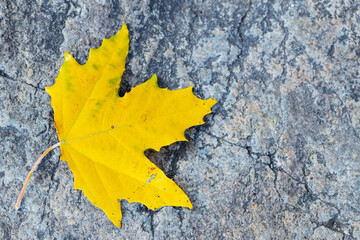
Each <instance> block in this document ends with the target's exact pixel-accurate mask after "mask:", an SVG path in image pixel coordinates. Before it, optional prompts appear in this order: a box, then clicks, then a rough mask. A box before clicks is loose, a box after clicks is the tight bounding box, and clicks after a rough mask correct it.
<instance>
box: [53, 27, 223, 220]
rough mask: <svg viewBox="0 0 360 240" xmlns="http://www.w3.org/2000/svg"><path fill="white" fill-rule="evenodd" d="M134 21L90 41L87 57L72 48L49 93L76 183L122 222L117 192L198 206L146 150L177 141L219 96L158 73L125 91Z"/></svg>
mask: <svg viewBox="0 0 360 240" xmlns="http://www.w3.org/2000/svg"><path fill="white" fill-rule="evenodd" d="M128 47H129V37H128V29H127V27H126V25H125V24H124V25H123V27H122V29H121V30H119V32H118V33H117V34H116V35H115V36H113V37H111V38H109V39H104V41H103V43H102V45H101V46H100V47H99V48H98V49H91V50H90V54H89V59H88V61H87V63H86V64H84V65H80V64H78V63H77V62H76V60H75V59H74V58H73V57H72V56H71V55H70V54H69V53H65V61H64V63H63V65H62V66H61V68H60V72H59V75H58V77H57V79H56V82H55V84H54V85H53V86H51V87H47V88H46V91H47V92H48V93H49V94H50V96H51V105H52V107H53V108H54V119H55V126H56V129H57V133H58V136H59V140H60V148H61V160H63V161H66V162H67V163H68V164H69V167H70V169H71V171H72V172H73V174H74V179H75V180H74V187H75V189H81V190H82V191H83V192H84V194H85V196H86V197H87V198H88V199H89V200H90V201H91V202H92V203H93V204H94V205H96V206H98V207H99V208H100V209H102V210H103V211H104V212H105V213H106V215H107V216H108V218H109V219H110V220H111V221H112V222H113V223H114V224H115V225H116V226H117V227H120V226H121V216H122V215H121V208H120V203H119V199H120V200H121V199H126V200H127V201H128V202H130V203H131V202H139V203H142V204H144V205H146V206H147V207H148V208H150V209H156V208H160V207H163V206H181V207H188V208H192V204H191V202H190V200H189V199H188V197H187V196H186V194H185V193H184V192H183V191H182V190H181V189H180V188H179V187H178V186H177V185H176V184H175V183H174V182H173V181H172V180H171V179H169V178H168V177H166V175H165V174H164V173H163V171H161V170H160V169H159V168H158V167H157V166H155V165H154V164H153V163H152V162H151V161H150V160H149V159H147V158H146V157H145V155H144V151H145V150H146V149H149V148H152V149H155V150H156V151H159V150H160V148H161V147H162V146H165V145H169V144H171V143H173V142H176V141H187V140H186V138H185V137H184V131H185V130H186V129H187V128H189V127H191V126H194V125H199V124H203V123H204V122H203V117H204V115H206V114H208V113H210V112H211V110H210V109H211V107H212V106H213V105H214V104H215V103H216V100H214V99H209V100H201V99H199V98H197V97H196V96H195V95H194V94H193V93H192V88H191V87H190V88H186V89H181V90H175V91H171V90H168V89H162V88H159V87H158V84H157V79H156V75H154V76H153V77H152V78H151V79H150V80H148V81H147V82H145V83H143V84H141V85H139V86H137V87H135V88H133V89H132V90H131V92H130V93H127V94H125V96H124V97H119V95H118V87H119V86H120V81H121V76H122V74H123V72H124V70H125V61H126V56H127V53H128Z"/></svg>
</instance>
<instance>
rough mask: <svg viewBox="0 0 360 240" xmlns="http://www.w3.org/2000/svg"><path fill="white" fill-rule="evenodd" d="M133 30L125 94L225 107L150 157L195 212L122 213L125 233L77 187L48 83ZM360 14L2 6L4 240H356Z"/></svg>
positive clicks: (312, 1) (229, 6) (261, 1)
mask: <svg viewBox="0 0 360 240" xmlns="http://www.w3.org/2000/svg"><path fill="white" fill-rule="evenodd" d="M122 23H127V24H128V27H129V30H130V52H129V56H128V59H127V60H128V61H127V65H126V69H127V70H126V72H125V74H124V77H123V84H122V89H123V90H129V88H130V87H133V86H136V85H138V84H140V83H142V82H144V81H146V80H147V79H148V78H149V77H150V76H151V75H152V74H153V73H156V74H157V75H158V77H159V82H160V86H161V87H169V88H170V89H178V88H184V87H188V86H191V85H193V86H194V92H195V94H196V95H197V96H199V97H202V98H210V97H211V98H216V99H218V101H219V103H218V104H217V105H216V106H215V107H214V108H213V112H214V113H213V114H211V115H208V116H207V117H206V122H207V123H206V124H205V125H202V126H197V127H193V128H191V129H190V130H188V131H187V132H186V135H187V137H188V139H189V142H187V143H184V142H180V143H176V144H173V145H171V146H167V147H164V148H162V149H161V151H160V152H159V153H157V152H154V151H151V150H148V151H147V152H146V154H147V155H148V156H149V157H150V158H151V160H152V161H154V162H155V163H156V164H157V165H158V166H159V167H161V168H162V169H163V170H164V171H165V172H166V174H167V175H168V176H169V177H171V178H172V179H174V180H175V182H176V183H178V185H179V186H180V187H181V188H182V189H183V190H184V191H185V192H186V193H187V194H188V196H189V198H190V199H191V200H192V202H193V205H194V209H193V210H188V209H185V208H174V207H164V208H162V209H160V210H157V211H151V210H148V209H147V208H146V207H144V206H143V205H141V204H128V203H127V202H126V201H122V209H123V214H124V216H123V220H122V228H121V229H118V228H116V227H115V226H113V224H112V223H111V222H110V221H109V220H108V219H107V217H106V216H105V214H104V213H103V212H102V211H101V210H100V209H98V208H96V207H94V206H93V205H92V204H91V203H90V202H89V200H87V199H86V198H85V197H84V195H83V193H82V192H81V191H78V190H74V189H73V176H72V173H71V172H70V170H69V168H68V166H67V164H66V163H65V162H60V161H59V155H60V152H59V150H56V151H54V152H52V153H50V154H49V156H48V157H46V158H45V159H44V161H43V162H42V163H41V165H40V166H39V168H38V170H37V171H36V172H35V174H34V175H33V177H32V179H31V183H30V184H29V187H28V189H27V192H26V194H25V197H24V200H23V204H22V207H21V208H20V210H18V211H15V209H14V208H13V206H14V204H15V201H16V198H17V195H18V193H19V191H20V189H21V187H22V183H23V181H24V179H25V178H26V175H27V173H28V171H29V170H30V168H31V166H32V165H33V163H34V161H35V160H36V158H37V157H38V156H39V155H40V154H41V152H42V151H44V150H45V149H46V148H47V147H49V146H50V145H51V144H53V143H56V142H57V141H58V139H57V135H56V130H55V128H54V126H53V116H52V115H53V111H52V108H51V106H50V97H49V96H48V94H47V93H46V92H45V91H44V87H45V86H49V85H52V84H53V83H54V79H55V78H56V76H57V74H58V70H59V68H60V66H61V64H62V62H63V52H64V51H68V52H70V53H71V54H72V55H73V56H75V58H76V59H77V60H78V61H79V62H80V63H85V62H86V59H87V57H88V51H89V48H90V47H92V48H96V47H98V46H99V45H100V44H101V41H102V39H103V38H104V37H110V36H112V35H113V34H115V33H116V32H117V30H118V29H119V28H120V27H121V25H122ZM359 63H360V4H359V3H358V1H352V0H329V1H318V0H304V1H295V0H294V1H290V0H289V1H281V0H268V1H266V0H252V1H251V0H243V1H241V0H237V1H235V0H233V1H220V0H218V1H216V0H210V1H197V0H193V1H184V0H168V1H152V0H148V1H147V0H137V1H119V0H112V1H105V0H104V1H101V0H91V1H86V0H73V1H72V0H64V1H61V0H54V1H48V0H37V1H25V0H23V1H20V0H15V1H12V0H3V1H0V110H1V112H0V186H1V188H0V238H1V239H55V238H56V239H360V163H359V159H360V148H359V140H360V138H359V136H360V102H359V101H360V75H359V71H360V68H359Z"/></svg>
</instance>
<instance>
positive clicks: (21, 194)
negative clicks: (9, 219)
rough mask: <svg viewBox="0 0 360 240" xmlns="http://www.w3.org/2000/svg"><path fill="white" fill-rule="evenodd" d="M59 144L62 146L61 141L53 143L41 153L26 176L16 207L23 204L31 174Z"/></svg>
mask: <svg viewBox="0 0 360 240" xmlns="http://www.w3.org/2000/svg"><path fill="white" fill-rule="evenodd" d="M59 146H60V142H58V143H56V144H54V145H52V146H51V147H49V148H48V149H46V151H45V152H43V154H41V156H40V157H39V158H38V159H37V160H36V162H35V164H34V166H33V167H32V169H31V170H30V172H29V174H28V176H27V178H26V180H25V182H24V185H23V187H22V189H21V192H20V195H19V197H18V199H17V202H16V205H15V209H19V207H20V204H21V200H22V198H23V196H24V193H25V189H26V187H27V185H28V183H29V180H30V177H31V175H32V174H33V172H34V171H35V170H36V168H37V166H38V165H39V164H40V162H41V160H42V159H43V158H44V157H45V156H46V155H47V154H48V153H49V152H50V151H51V150H53V149H54V148H57V147H59Z"/></svg>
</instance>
